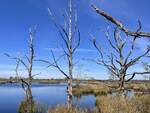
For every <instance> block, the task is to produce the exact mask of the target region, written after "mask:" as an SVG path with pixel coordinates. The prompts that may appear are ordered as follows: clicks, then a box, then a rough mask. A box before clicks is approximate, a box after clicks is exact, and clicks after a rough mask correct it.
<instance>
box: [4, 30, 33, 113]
mask: <svg viewBox="0 0 150 113" xmlns="http://www.w3.org/2000/svg"><path fill="white" fill-rule="evenodd" d="M35 32H36V29H33V30H32V29H29V42H28V43H29V56H27V55H25V57H24V58H25V59H26V60H23V58H21V55H18V57H11V56H10V55H9V54H7V53H5V55H6V56H7V57H9V58H11V59H14V60H16V69H15V72H16V76H17V78H18V82H19V83H21V86H22V89H23V90H24V91H25V94H26V99H27V101H28V105H29V109H28V111H27V113H31V111H32V108H31V107H32V103H33V96H32V89H31V85H32V80H33V77H34V76H35V75H33V74H32V70H33V60H34V45H33V40H34V35H35ZM26 61H27V62H26ZM20 65H23V66H24V67H25V69H26V70H27V75H28V76H27V78H25V79H23V78H22V77H20V75H19V72H18V70H19V66H20Z"/></svg>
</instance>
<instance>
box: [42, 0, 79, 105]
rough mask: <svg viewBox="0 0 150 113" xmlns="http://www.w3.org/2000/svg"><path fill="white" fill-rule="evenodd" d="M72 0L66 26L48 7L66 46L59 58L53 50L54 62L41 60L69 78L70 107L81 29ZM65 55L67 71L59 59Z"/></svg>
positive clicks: (65, 20) (67, 13) (66, 15)
mask: <svg viewBox="0 0 150 113" xmlns="http://www.w3.org/2000/svg"><path fill="white" fill-rule="evenodd" d="M72 2H73V1H72V0H70V7H69V11H65V14H63V17H64V26H63V25H61V24H59V23H58V22H56V18H55V15H53V13H52V12H51V10H50V9H48V12H49V15H50V17H51V19H52V21H53V23H54V25H55V27H56V28H57V30H58V32H59V34H60V36H61V39H62V40H63V42H64V45H65V47H62V50H63V55H62V56H60V57H59V58H58V59H57V58H55V55H54V52H53V51H52V50H51V53H52V58H53V63H51V62H49V61H45V60H40V61H42V62H45V63H47V64H48V65H49V66H48V67H50V66H53V67H55V68H56V69H58V71H60V72H61V73H62V74H63V75H64V76H65V77H66V78H67V95H68V99H67V100H68V101H67V105H68V107H69V108H70V107H71V106H72V97H73V94H72V85H73V68H74V65H75V61H74V59H73V58H74V53H75V52H76V50H77V48H78V47H79V45H80V31H79V29H78V27H77V12H76V8H75V7H73V3H72ZM64 57H65V58H66V59H67V65H68V69H67V72H65V71H64V69H62V68H61V66H60V64H59V63H58V61H59V60H60V59H62V58H64Z"/></svg>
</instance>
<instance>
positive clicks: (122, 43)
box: [92, 24, 150, 90]
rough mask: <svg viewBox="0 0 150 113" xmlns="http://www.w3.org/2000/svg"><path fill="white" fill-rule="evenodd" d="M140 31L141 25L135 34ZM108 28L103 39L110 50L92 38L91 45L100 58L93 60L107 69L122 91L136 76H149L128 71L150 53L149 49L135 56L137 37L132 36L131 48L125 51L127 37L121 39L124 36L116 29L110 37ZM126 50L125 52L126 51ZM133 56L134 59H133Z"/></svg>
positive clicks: (146, 72) (147, 72)
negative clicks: (114, 77)
mask: <svg viewBox="0 0 150 113" xmlns="http://www.w3.org/2000/svg"><path fill="white" fill-rule="evenodd" d="M140 29H141V24H139V28H138V30H137V32H138V31H139V30H140ZM109 31H110V30H109V27H108V28H107V29H106V30H105V37H106V39H107V42H106V45H107V44H108V46H109V47H110V48H111V49H110V50H108V48H107V49H104V47H102V46H100V45H98V43H97V41H96V39H95V38H94V37H93V39H92V43H93V45H94V47H95V48H96V49H97V50H98V52H99V55H100V58H99V59H98V60H96V61H95V60H94V61H95V62H96V63H97V64H100V65H102V66H104V67H106V68H107V70H108V71H109V72H111V73H112V74H113V75H114V76H116V77H117V78H118V80H119V89H120V90H122V89H124V84H125V82H129V81H130V80H132V79H133V78H134V77H135V76H136V75H143V74H150V72H149V71H145V72H138V70H137V72H132V73H131V71H130V72H129V69H130V68H132V67H133V66H135V65H137V63H139V62H140V61H141V60H142V58H143V57H146V56H147V55H148V54H149V53H150V47H149V46H148V48H147V49H146V51H145V52H143V53H141V54H140V55H136V54H135V53H134V51H135V49H136V44H135V43H136V41H137V39H138V36H134V38H132V42H131V47H130V49H127V48H126V47H127V43H128V41H127V38H128V37H127V36H126V35H125V36H126V38H122V37H123V36H124V35H123V34H121V33H120V30H119V29H118V28H115V29H114V31H113V32H114V33H113V36H110V32H109ZM126 49H127V50H126ZM133 56H135V57H133Z"/></svg>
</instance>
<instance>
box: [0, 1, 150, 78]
mask: <svg viewBox="0 0 150 113" xmlns="http://www.w3.org/2000/svg"><path fill="white" fill-rule="evenodd" d="M91 4H96V5H97V6H98V7H101V8H102V9H104V10H105V11H107V12H109V13H110V14H111V15H113V16H114V17H115V18H117V19H119V20H120V21H121V22H122V23H125V24H126V26H127V27H128V28H129V29H136V25H137V20H138V19H140V20H141V22H142V25H143V30H145V31H150V21H149V20H150V14H149V11H150V7H149V4H150V1H149V0H78V1H77V11H78V26H79V29H80V31H81V38H82V40H81V46H80V48H79V50H78V53H76V57H78V60H79V61H80V64H83V65H84V67H83V73H85V74H87V76H89V77H94V78H98V79H107V78H108V74H107V71H106V70H105V68H103V67H101V66H98V65H96V64H95V63H93V62H89V61H82V59H83V58H98V55H97V52H96V51H95V49H94V48H93V46H92V44H91V42H90V41H89V39H90V35H89V34H91V33H92V34H93V35H95V36H96V37H97V39H99V40H101V41H100V43H101V44H105V43H106V42H105V41H103V34H102V32H100V29H102V28H105V27H106V26H107V24H106V21H105V19H104V18H102V17H100V16H99V15H97V14H96V13H95V12H94V11H93V10H92V9H91V7H90V5H91ZM67 5H68V0H0V77H9V76H10V75H11V76H12V75H13V74H14V69H15V61H12V60H10V59H8V58H7V57H5V56H4V55H3V53H5V52H7V53H9V54H11V55H12V56H17V53H18V51H20V52H21V53H22V55H23V54H25V53H27V51H28V48H27V39H28V28H29V27H32V26H34V25H37V34H36V37H35V51H36V58H37V59H51V56H50V52H49V50H48V48H53V49H54V50H55V54H56V55H59V53H60V51H59V48H60V47H61V43H62V41H61V40H60V38H59V37H60V36H59V34H58V32H57V30H56V28H55V26H54V25H53V23H52V21H51V19H50V17H49V15H48V12H47V8H48V7H49V8H51V9H52V10H53V11H54V12H55V13H56V16H57V19H58V21H59V22H61V21H60V20H61V13H62V11H63V9H64V8H66V7H67ZM137 44H138V46H139V48H140V51H138V52H139V53H140V52H142V51H143V48H144V47H145V44H146V40H140V41H138V43H137ZM138 52H137V53H136V54H138ZM61 65H62V67H64V68H66V65H65V63H64V62H61ZM45 66H46V65H44V64H43V63H37V62H36V63H35V64H34V73H38V72H42V74H41V75H40V76H38V77H40V78H48V77H49V78H51V77H53V78H58V77H63V76H62V75H61V74H60V73H59V72H58V71H57V70H55V69H46V68H45ZM134 69H140V70H142V69H141V67H139V66H137V67H134ZM20 73H21V74H22V73H23V74H24V70H23V69H21V71H20ZM75 73H77V72H75Z"/></svg>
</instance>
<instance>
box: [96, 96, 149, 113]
mask: <svg viewBox="0 0 150 113" xmlns="http://www.w3.org/2000/svg"><path fill="white" fill-rule="evenodd" d="M96 104H97V108H98V110H99V113H150V95H142V96H135V97H133V98H131V99H129V98H124V97H123V96H116V97H111V96H98V97H97V98H96Z"/></svg>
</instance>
